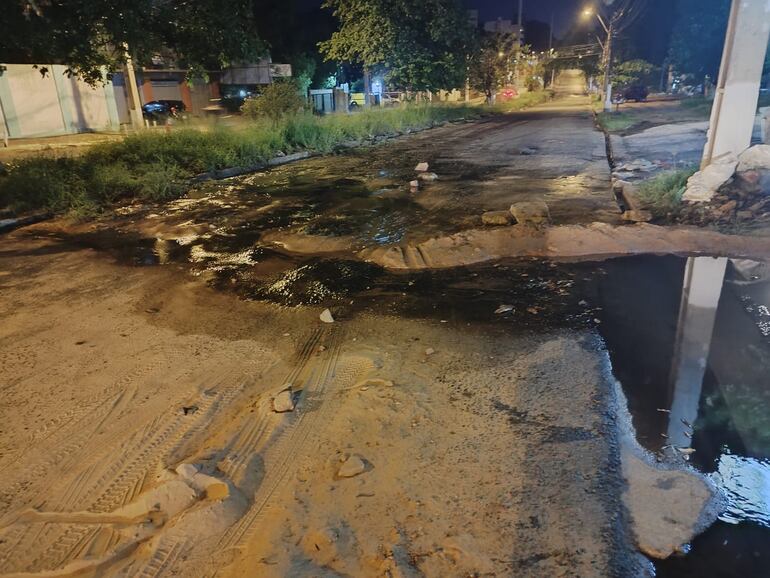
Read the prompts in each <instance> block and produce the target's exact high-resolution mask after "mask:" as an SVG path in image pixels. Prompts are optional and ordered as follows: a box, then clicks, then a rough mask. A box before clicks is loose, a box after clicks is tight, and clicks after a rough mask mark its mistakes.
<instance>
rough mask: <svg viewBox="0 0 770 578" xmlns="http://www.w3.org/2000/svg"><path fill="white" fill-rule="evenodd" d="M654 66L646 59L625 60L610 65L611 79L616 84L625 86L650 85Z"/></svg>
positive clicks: (652, 82)
mask: <svg viewBox="0 0 770 578" xmlns="http://www.w3.org/2000/svg"><path fill="white" fill-rule="evenodd" d="M655 71H656V67H655V65H653V64H650V63H649V62H647V61H646V60H638V59H637V60H627V61H625V62H621V63H619V64H616V65H615V66H613V67H612V80H613V83H614V84H615V85H616V86H619V87H626V86H631V85H634V84H644V85H645V86H650V85H652V84H654V79H653V78H652V77H653V75H654V73H655Z"/></svg>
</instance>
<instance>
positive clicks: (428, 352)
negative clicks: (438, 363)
mask: <svg viewBox="0 0 770 578" xmlns="http://www.w3.org/2000/svg"><path fill="white" fill-rule="evenodd" d="M434 353H436V350H435V349H433V348H432V347H428V349H426V350H425V355H427V356H428V357H430V356H431V355H433V354H434Z"/></svg>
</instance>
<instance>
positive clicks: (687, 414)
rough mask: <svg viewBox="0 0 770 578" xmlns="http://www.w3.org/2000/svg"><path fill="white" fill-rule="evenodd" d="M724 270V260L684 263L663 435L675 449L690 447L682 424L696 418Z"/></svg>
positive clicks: (691, 259) (701, 260)
mask: <svg viewBox="0 0 770 578" xmlns="http://www.w3.org/2000/svg"><path fill="white" fill-rule="evenodd" d="M726 268H727V258H725V257H720V258H718V259H714V258H712V257H691V258H690V259H688V260H687V267H686V269H685V273H684V287H683V289H682V304H681V306H680V308H679V323H678V326H677V335H676V342H675V345H674V357H673V364H672V367H671V386H672V388H673V399H672V402H671V413H670V414H669V423H668V432H667V434H668V443H669V444H671V445H674V446H676V447H682V448H686V447H690V444H691V440H690V437H689V436H688V435H687V434H688V433H690V434H691V433H692V429H691V428H690V427H688V426H687V425H686V423H687V424H690V425H694V424H695V420H696V419H697V417H698V405H699V403H700V396H701V389H702V387H703V377H704V375H705V374H706V365H707V362H708V357H709V351H710V350H711V336H712V334H713V332H714V322H715V321H716V315H717V308H718V306H719V298H720V296H721V295H722V285H723V283H724V277H725V270H726ZM685 422H686V423H685Z"/></svg>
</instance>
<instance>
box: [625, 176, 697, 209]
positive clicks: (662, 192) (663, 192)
mask: <svg viewBox="0 0 770 578" xmlns="http://www.w3.org/2000/svg"><path fill="white" fill-rule="evenodd" d="M695 171H696V168H695V167H688V168H685V169H679V170H675V171H666V172H664V173H660V174H659V175H656V176H654V177H653V178H651V179H649V180H647V181H644V182H643V183H642V184H641V185H640V186H639V199H640V200H641V201H642V203H644V205H645V207H647V209H648V210H649V211H650V212H651V213H652V214H653V216H654V217H656V218H668V217H671V216H674V215H676V214H677V213H678V212H679V210H680V208H681V204H682V195H683V194H684V191H685V189H686V188H687V179H689V178H690V177H691V176H692V175H693V174H695Z"/></svg>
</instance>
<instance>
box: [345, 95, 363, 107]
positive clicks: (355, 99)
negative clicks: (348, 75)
mask: <svg viewBox="0 0 770 578" xmlns="http://www.w3.org/2000/svg"><path fill="white" fill-rule="evenodd" d="M364 97H365V95H364V93H363V92H351V93H350V104H349V106H350V108H356V107H357V106H361V107H363V106H364V104H366V99H365V98H364Z"/></svg>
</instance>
